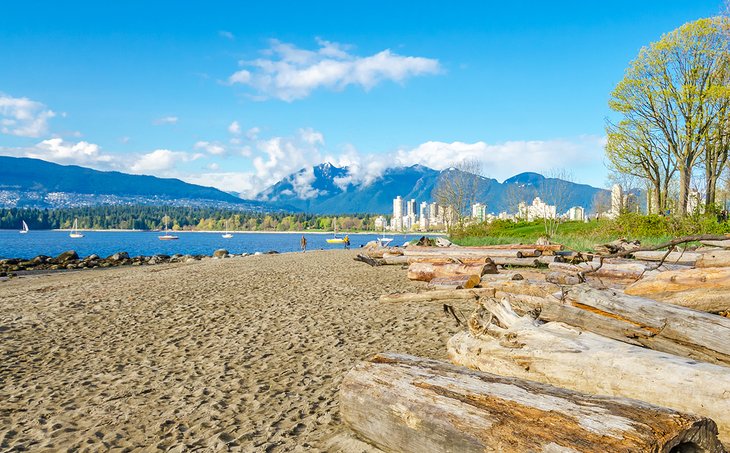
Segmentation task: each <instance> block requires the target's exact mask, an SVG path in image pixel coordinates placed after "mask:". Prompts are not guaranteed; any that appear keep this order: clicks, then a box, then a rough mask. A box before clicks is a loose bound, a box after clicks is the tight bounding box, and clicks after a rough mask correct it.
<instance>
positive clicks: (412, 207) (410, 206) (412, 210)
mask: <svg viewBox="0 0 730 453" xmlns="http://www.w3.org/2000/svg"><path fill="white" fill-rule="evenodd" d="M406 208H407V209H406V215H407V216H408V217H411V218H413V219H415V218H416V200H415V199H413V198H411V199H410V200H408V203H406Z"/></svg>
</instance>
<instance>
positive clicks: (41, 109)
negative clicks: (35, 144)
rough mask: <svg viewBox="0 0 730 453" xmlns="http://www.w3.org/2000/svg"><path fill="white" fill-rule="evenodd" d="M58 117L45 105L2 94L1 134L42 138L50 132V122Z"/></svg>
mask: <svg viewBox="0 0 730 453" xmlns="http://www.w3.org/2000/svg"><path fill="white" fill-rule="evenodd" d="M54 116H56V113H55V112H53V110H50V109H48V108H47V107H46V106H45V105H44V104H43V103H41V102H38V101H33V100H30V99H28V98H14V97H11V96H8V95H5V94H3V93H0V132H2V133H3V134H8V135H17V136H19V137H40V136H41V135H43V134H45V133H47V132H48V120H49V119H50V118H53V117H54Z"/></svg>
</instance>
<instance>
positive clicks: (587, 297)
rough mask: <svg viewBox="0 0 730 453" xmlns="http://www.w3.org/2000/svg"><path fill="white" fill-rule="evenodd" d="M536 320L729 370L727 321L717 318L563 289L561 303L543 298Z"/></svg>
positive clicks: (591, 291)
mask: <svg viewBox="0 0 730 453" xmlns="http://www.w3.org/2000/svg"><path fill="white" fill-rule="evenodd" d="M540 319H541V320H544V321H560V322H564V323H566V324H570V325H571V326H575V327H578V328H580V329H583V330H589V331H591V332H594V333H597V334H599V335H603V336H604V337H608V338H613V339H616V340H620V341H623V342H626V343H630V344H635V345H641V346H644V347H647V348H651V349H654V350H656V351H661V352H666V353H669V354H675V355H679V356H683V357H688V358H691V359H695V360H702V361H705V362H710V363H715V364H720V365H725V366H728V367H730V342H728V340H727V339H728V338H730V319H728V318H723V317H722V316H717V315H713V314H710V313H705V312H701V311H696V310H692V309H688V308H684V307H679V306H676V305H671V304H666V303H663V302H657V301H654V300H651V299H646V298H643V297H638V296H631V295H626V294H623V293H622V292H618V291H612V290H598V289H593V288H590V287H588V286H587V285H577V286H573V287H570V288H568V290H567V291H566V292H565V294H564V295H563V299H562V302H556V301H555V300H554V299H550V298H545V301H544V303H543V305H542V307H541V312H540ZM729 371H730V370H729Z"/></svg>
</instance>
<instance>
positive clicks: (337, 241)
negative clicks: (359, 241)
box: [327, 217, 345, 244]
mask: <svg viewBox="0 0 730 453" xmlns="http://www.w3.org/2000/svg"><path fill="white" fill-rule="evenodd" d="M333 223H334V232H335V234H334V235H333V236H332V237H331V238H330V239H327V243H328V244H344V243H345V239H344V238H340V237H337V217H335V219H334V221H333Z"/></svg>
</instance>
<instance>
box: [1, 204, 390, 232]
mask: <svg viewBox="0 0 730 453" xmlns="http://www.w3.org/2000/svg"><path fill="white" fill-rule="evenodd" d="M335 217H336V218H337V228H338V229H339V230H342V231H361V230H369V231H373V230H374V229H375V219H376V218H377V217H378V215H373V214H349V215H337V216H323V215H317V214H308V213H303V212H300V213H287V212H271V213H261V212H253V211H234V210H230V209H220V208H204V207H171V206H87V207H78V208H67V209H36V208H31V209H26V208H2V209H0V229H7V230H12V229H19V228H20V226H21V224H22V222H23V221H25V222H26V223H27V224H28V226H29V227H30V229H31V230H52V229H67V228H71V226H72V225H73V222H74V219H78V225H79V228H81V229H95V230H112V229H120V230H158V229H162V228H164V227H165V223H168V224H169V227H170V228H171V229H173V230H198V231H221V230H234V231H304V230H325V231H326V230H332V228H333V220H334V218H335Z"/></svg>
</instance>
